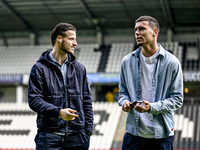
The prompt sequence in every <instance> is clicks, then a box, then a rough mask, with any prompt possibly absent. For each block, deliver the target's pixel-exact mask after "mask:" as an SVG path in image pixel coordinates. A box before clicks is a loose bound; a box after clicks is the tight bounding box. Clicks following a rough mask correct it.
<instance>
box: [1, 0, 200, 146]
mask: <svg viewBox="0 0 200 150" xmlns="http://www.w3.org/2000/svg"><path fill="white" fill-rule="evenodd" d="M0 8H1V9H0V15H1V17H0V23H1V28H0V150H34V149H35V143H34V137H35V134H36V132H37V131H36V121H35V120H36V113H34V112H33V111H31V110H30V108H29V107H28V104H27V86H28V77H29V73H30V69H31V67H32V65H33V64H34V63H35V62H36V61H37V59H38V58H39V56H40V55H41V53H42V52H44V51H46V50H49V49H51V48H52V46H51V42H50V33H51V30H52V29H53V27H54V26H55V25H56V24H57V23H59V22H69V23H72V24H73V25H75V27H76V28H77V42H78V45H77V46H76V47H75V54H74V55H75V56H76V59H77V60H78V61H80V62H81V63H83V64H84V65H85V67H86V69H87V73H88V79H89V82H90V87H91V90H92V95H93V97H92V98H93V108H94V130H93V135H92V136H91V143H90V150H119V149H121V145H122V138H123V135H124V132H125V121H126V113H124V112H123V111H122V110H121V107H119V106H118V104H117V102H115V96H116V95H115V94H116V89H117V86H118V81H119V73H120V64H121V60H122V59H123V57H124V56H125V55H127V54H128V53H131V52H132V51H134V50H135V49H136V47H137V46H136V45H135V39H134V32H133V28H134V21H135V19H137V18H138V17H139V16H140V15H151V16H153V17H155V18H157V19H158V21H159V22H160V25H161V31H160V33H159V37H158V40H159V41H158V43H160V44H161V45H162V46H163V47H164V48H165V49H166V50H168V51H169V52H171V53H172V54H174V55H175V56H176V57H177V58H178V59H179V61H180V63H181V65H182V69H183V72H184V76H183V77H184V88H185V89H184V91H185V93H184V97H185V98H184V104H183V106H182V107H181V109H179V110H177V111H175V112H174V117H175V129H174V130H175V139H174V148H175V150H189V149H193V150H194V149H195V150H200V144H199V143H200V92H199V91H200V40H199V39H200V18H199V14H200V1H199V0H151V1H148V0H143V1H136V0H101V1H96V0H77V1H74V0H67V1H64V0H63V1H62V0H60V1H54V0H49V1H45V0H34V1H33V0H29V1H26V0H18V1H13V0H2V1H1V3H0ZM108 92H110V93H111V94H113V95H111V97H110V99H112V100H111V101H113V102H108V101H107V99H106V97H105V95H106V94H108Z"/></svg>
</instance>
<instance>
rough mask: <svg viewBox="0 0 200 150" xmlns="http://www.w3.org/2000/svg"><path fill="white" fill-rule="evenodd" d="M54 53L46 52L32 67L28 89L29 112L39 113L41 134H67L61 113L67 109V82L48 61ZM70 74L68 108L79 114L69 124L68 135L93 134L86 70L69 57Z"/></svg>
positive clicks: (90, 96)
mask: <svg viewBox="0 0 200 150" xmlns="http://www.w3.org/2000/svg"><path fill="white" fill-rule="evenodd" d="M50 52H51V50H49V51H46V52H44V53H43V54H42V55H41V56H40V58H39V59H38V61H37V62H36V63H35V64H34V65H33V67H32V69H31V72H30V77H29V85H28V101H29V106H30V108H31V109H32V110H33V111H35V112H37V114H38V115H37V127H38V130H39V131H45V132H55V131H56V132H64V131H65V124H66V121H64V120H63V119H62V118H60V117H59V111H60V109H62V108H64V106H65V98H64V95H65V94H64V93H65V88H64V80H63V77H62V73H61V71H60V69H59V68H58V67H57V66H56V65H54V64H53V63H52V62H51V61H50V60H49V58H48V55H49V53H50ZM68 61H69V66H68V70H67V83H68V84H67V85H68V86H67V96H68V106H69V107H68V108H71V109H74V110H76V111H77V113H76V114H77V115H79V117H78V118H76V119H75V120H73V121H68V131H69V132H78V131H80V130H82V129H85V130H86V132H90V133H91V131H92V130H93V108H92V95H91V91H90V87H89V84H88V80H87V77H86V69H85V67H84V66H83V65H82V64H81V63H79V62H78V61H76V59H75V56H74V55H71V54H68Z"/></svg>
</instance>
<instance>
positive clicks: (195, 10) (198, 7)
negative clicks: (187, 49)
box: [0, 0, 200, 35]
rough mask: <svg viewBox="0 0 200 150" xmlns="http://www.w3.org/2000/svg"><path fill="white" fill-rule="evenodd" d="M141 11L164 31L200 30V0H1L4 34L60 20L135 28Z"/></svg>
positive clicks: (0, 25)
mask: <svg viewBox="0 0 200 150" xmlns="http://www.w3.org/2000/svg"><path fill="white" fill-rule="evenodd" d="M141 15H150V16H153V17H155V18H156V19H157V20H158V21H159V22H160V25H161V30H162V31H166V29H168V28H171V29H172V30H173V31H174V33H197V32H198V33H200V0H1V1H0V35H3V34H4V33H6V32H19V31H20V32H22V31H25V32H27V31H30V32H34V33H37V32H41V31H51V30H52V29H53V27H54V26H55V25H56V24H57V23H59V22H68V23H71V24H73V25H74V26H75V27H76V28H77V29H78V30H94V31H95V30H98V29H102V30H104V31H108V30H111V29H125V28H133V27H134V22H135V20H136V19H137V18H138V17H139V16H141ZM163 29H164V30H163Z"/></svg>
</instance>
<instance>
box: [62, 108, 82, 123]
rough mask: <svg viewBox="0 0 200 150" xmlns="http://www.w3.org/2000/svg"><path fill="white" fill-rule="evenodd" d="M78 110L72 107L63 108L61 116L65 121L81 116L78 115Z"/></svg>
mask: <svg viewBox="0 0 200 150" xmlns="http://www.w3.org/2000/svg"><path fill="white" fill-rule="evenodd" d="M75 113H76V110H73V109H70V108H65V109H61V110H60V113H59V116H60V117H61V118H62V119H63V120H65V121H69V120H74V119H75V117H79V115H76V114H75Z"/></svg>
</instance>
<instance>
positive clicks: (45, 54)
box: [38, 49, 76, 63]
mask: <svg viewBox="0 0 200 150" xmlns="http://www.w3.org/2000/svg"><path fill="white" fill-rule="evenodd" d="M51 51H52V49H51V50H47V51H45V52H43V53H42V55H41V56H40V58H39V59H38V61H43V60H45V61H48V62H50V60H49V57H48V56H49V53H50V52H51ZM67 58H68V62H69V63H73V62H74V61H75V60H76V57H75V56H74V55H72V54H70V53H67Z"/></svg>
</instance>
